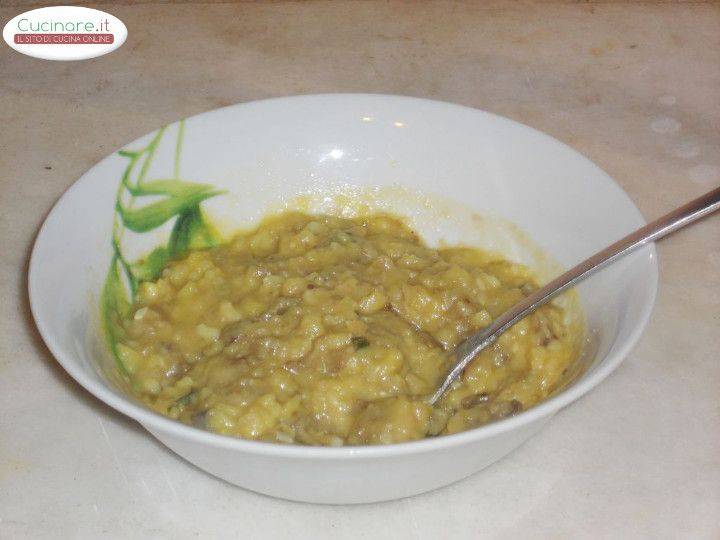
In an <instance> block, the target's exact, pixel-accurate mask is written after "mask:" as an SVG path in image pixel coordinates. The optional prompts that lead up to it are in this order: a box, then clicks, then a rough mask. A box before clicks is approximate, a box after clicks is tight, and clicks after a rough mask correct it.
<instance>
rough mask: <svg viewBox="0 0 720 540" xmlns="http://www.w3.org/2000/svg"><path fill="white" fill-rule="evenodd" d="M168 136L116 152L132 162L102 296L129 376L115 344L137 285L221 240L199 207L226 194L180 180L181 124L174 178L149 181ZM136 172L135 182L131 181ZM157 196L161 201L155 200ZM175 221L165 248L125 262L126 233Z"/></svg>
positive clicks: (121, 190)
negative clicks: (208, 200)
mask: <svg viewBox="0 0 720 540" xmlns="http://www.w3.org/2000/svg"><path fill="white" fill-rule="evenodd" d="M166 131H167V126H166V127H163V128H161V129H159V130H158V131H157V133H155V135H154V136H153V138H152V139H151V141H150V142H149V143H148V144H147V146H145V147H144V148H141V149H139V150H128V149H123V150H120V151H119V152H118V155H120V156H121V157H124V158H126V159H127V160H128V163H127V165H126V167H125V170H124V171H123V174H122V176H121V178H120V183H119V185H118V191H117V196H116V200H115V212H114V216H113V234H112V239H111V245H112V247H113V256H112V258H111V261H110V268H109V269H108V273H107V276H106V278H105V284H104V286H103V291H102V295H101V316H102V320H103V327H104V330H105V335H106V339H107V341H108V344H109V346H110V350H111V351H112V354H113V356H114V357H115V360H116V363H117V366H118V368H119V369H120V371H121V372H122V373H123V374H124V375H126V376H127V375H128V373H129V371H130V368H129V366H126V365H125V363H124V362H123V360H122V355H121V354H120V352H119V350H118V346H117V343H118V339H119V337H120V335H121V333H122V332H123V328H122V325H121V321H122V319H123V318H125V317H127V316H128V315H129V310H130V307H131V305H132V303H133V301H134V300H135V295H136V293H137V289H138V286H139V284H140V283H142V282H143V281H154V280H156V279H157V278H158V277H160V274H161V272H162V270H163V268H165V266H166V265H167V264H168V262H170V261H171V260H173V259H177V258H180V257H182V256H184V255H185V254H186V253H187V252H188V251H189V250H191V249H202V248H207V247H212V246H215V245H217V243H218V240H219V238H218V235H217V233H216V231H215V229H214V227H213V226H212V225H211V224H210V223H209V222H208V220H207V218H206V216H205V215H204V213H203V211H202V208H201V204H202V202H203V201H205V200H207V199H209V198H211V197H215V196H216V195H220V194H221V193H223V191H222V190H218V189H215V188H214V187H213V186H211V185H209V184H202V183H196V182H188V181H185V180H182V179H181V178H180V158H181V153H182V147H183V138H184V134H185V122H184V121H183V120H181V121H180V122H179V124H178V130H177V138H176V140H175V157H174V160H173V171H172V177H163V178H156V179H151V180H147V176H148V172H149V170H150V165H151V164H152V162H153V159H154V157H155V154H156V152H157V149H158V146H159V145H160V142H161V141H162V139H163V136H164V135H165V132H166ZM138 167H139V170H138ZM136 170H138V172H137V178H136V180H135V182H133V181H132V178H133V174H134V173H135V171H136ZM149 196H152V197H154V200H153V202H151V203H148V204H145V205H142V206H135V205H136V203H139V202H142V198H143V197H149ZM158 196H160V197H162V198H161V199H160V200H157V197H158ZM171 219H175V223H174V225H173V228H172V231H171V233H170V237H169V239H168V241H167V244H166V245H164V246H158V247H156V248H155V249H153V250H152V251H151V252H150V253H149V254H148V255H146V256H145V257H143V258H141V259H139V260H137V261H133V262H129V261H128V260H127V259H126V258H125V256H124V254H123V249H122V239H123V235H124V232H125V231H126V230H129V231H132V232H134V233H146V232H148V231H152V230H154V229H157V228H158V227H160V226H162V225H163V224H165V223H167V222H168V221H170V220H171Z"/></svg>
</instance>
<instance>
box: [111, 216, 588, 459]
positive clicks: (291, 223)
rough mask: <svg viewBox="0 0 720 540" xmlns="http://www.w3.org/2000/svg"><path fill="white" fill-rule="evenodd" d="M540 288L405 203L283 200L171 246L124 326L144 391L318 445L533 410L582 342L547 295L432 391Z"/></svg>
mask: <svg viewBox="0 0 720 540" xmlns="http://www.w3.org/2000/svg"><path fill="white" fill-rule="evenodd" d="M535 288H536V283H535V281H534V280H533V278H532V275H531V274H530V273H529V271H528V269H527V268H525V267H523V266H521V265H517V264H513V263H510V262H507V261H505V260H502V259H501V258H499V257H498V256H496V255H492V254H488V253H485V252H482V251H479V250H477V249H470V248H449V249H431V248H429V247H427V246H425V245H424V244H423V243H422V241H421V240H420V239H419V238H418V237H417V235H416V234H415V233H414V232H413V231H412V230H410V229H409V228H408V227H407V226H406V225H405V224H404V223H403V222H402V221H401V220H400V219H398V218H395V217H393V216H390V215H385V214H380V215H373V216H368V217H362V218H356V219H343V218H338V217H332V216H326V215H323V216H310V215H306V214H302V213H284V214H280V215H276V216H273V217H270V218H268V219H266V220H265V221H264V222H263V223H262V224H261V225H260V226H259V227H258V228H257V229H255V230H253V231H251V232H247V233H242V234H240V235H238V236H236V237H235V238H234V239H233V240H232V241H231V242H229V243H227V244H225V245H222V246H219V247H216V248H212V249H207V250H199V251H193V252H191V253H190V254H189V255H188V256H187V257H185V258H184V259H182V260H177V261H174V262H171V263H170V264H169V265H168V266H167V268H165V270H164V271H163V273H162V275H161V277H160V278H159V279H158V280H157V281H155V282H145V283H142V284H141V285H140V288H139V290H138V294H137V299H136V302H135V304H134V305H133V307H132V309H131V310H130V315H129V317H128V318H127V319H125V320H121V321H120V322H119V327H118V328H117V329H116V330H117V331H116V333H115V334H116V335H117V336H119V338H118V341H117V354H118V357H119V360H120V361H121V363H122V365H123V366H124V368H125V370H126V371H127V373H128V374H129V378H130V383H131V386H132V389H133V392H134V393H135V395H136V396H137V397H138V398H139V399H140V400H142V401H143V402H144V403H146V404H147V405H149V406H150V407H152V408H153V409H154V410H156V411H158V412H160V413H161V414H164V415H167V416H169V417H171V418H175V419H179V420H181V421H182V422H185V423H188V424H192V425H196V426H200V427H203V428H206V429H209V430H212V431H216V432H219V433H223V434H228V435H234V436H238V437H244V438H248V439H259V440H264V441H272V442H278V443H301V444H310V445H332V446H340V445H361V444H386V443H395V442H402V441H409V440H414V439H421V438H423V437H428V436H434V435H441V434H448V433H455V432H458V431H462V430H466V429H469V428H472V427H476V426H480V425H482V424H485V423H487V422H491V421H493V420H496V419H500V418H504V417H507V416H509V415H512V414H515V413H517V412H519V411H522V410H524V409H526V408H528V407H530V406H532V405H534V404H535V403H537V402H538V401H540V400H542V399H544V398H546V397H547V396H548V395H549V394H550V393H551V392H553V390H555V389H556V388H557V387H558V386H559V385H560V384H561V383H562V381H563V375H564V373H565V372H566V371H567V370H568V369H569V367H570V366H571V364H573V362H574V360H575V358H576V356H577V347H576V346H575V344H576V343H577V339H576V338H577V336H576V335H573V331H572V330H571V328H570V326H569V325H568V324H566V323H565V314H564V311H563V310H562V309H561V308H559V307H557V306H555V305H552V304H548V305H546V306H544V307H542V308H540V309H539V310H538V311H536V312H535V313H533V314H532V315H530V316H529V317H527V318H526V319H524V320H523V321H521V322H519V323H518V324H516V325H515V326H514V327H513V328H511V329H510V330H509V331H507V332H506V333H505V334H504V335H503V336H502V337H501V338H500V339H499V340H498V341H497V342H496V343H495V344H494V346H492V347H490V348H489V349H487V350H485V351H483V352H482V353H481V354H480V355H479V356H478V357H477V358H476V359H475V360H474V361H473V362H472V363H471V364H470V365H469V367H468V368H467V369H466V371H465V373H464V374H463V376H462V379H461V381H460V382H459V383H457V384H456V386H455V387H454V388H453V389H452V390H451V391H450V392H448V393H447V394H446V396H445V397H444V398H443V399H442V400H441V401H440V402H439V403H438V404H436V405H435V406H434V407H431V406H429V405H427V404H425V403H424V402H423V400H422V398H423V397H424V396H426V395H427V394H430V393H431V392H432V391H433V390H434V389H435V388H436V387H437V385H438V384H439V383H440V381H441V379H442V378H443V377H444V375H445V374H446V372H447V370H448V368H449V366H450V365H451V362H452V359H453V356H452V350H453V348H454V347H455V346H456V345H457V344H459V343H460V342H461V341H462V340H463V339H464V338H465V337H467V336H468V335H469V334H471V333H472V332H475V331H477V330H479V329H481V328H483V327H485V326H487V325H488V324H489V323H490V322H491V321H492V320H493V318H495V317H497V316H498V315H499V314H500V313H502V312H503V311H504V310H506V309H507V308H509V307H511V306H512V305H513V304H515V303H516V302H517V301H518V300H520V299H521V298H522V297H523V296H524V295H527V294H529V293H530V292H531V291H532V290H533V289H535Z"/></svg>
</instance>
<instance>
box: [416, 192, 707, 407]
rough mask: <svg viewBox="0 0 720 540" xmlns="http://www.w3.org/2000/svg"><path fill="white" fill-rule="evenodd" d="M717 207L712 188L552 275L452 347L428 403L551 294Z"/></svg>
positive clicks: (552, 295)
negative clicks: (445, 369) (449, 362)
mask: <svg viewBox="0 0 720 540" xmlns="http://www.w3.org/2000/svg"><path fill="white" fill-rule="evenodd" d="M719 209H720V188H716V189H714V190H712V191H710V192H708V193H706V194H705V195H703V196H701V197H698V198H697V199H695V200H692V201H690V202H689V203H687V204H684V205H683V206H681V207H679V208H677V209H675V210H673V211H672V212H670V213H668V214H665V215H664V216H663V217H661V218H659V219H656V220H655V221H653V222H652V223H648V224H647V225H645V226H644V227H641V228H639V229H638V230H636V231H635V232H633V233H630V234H629V235H627V236H626V237H625V238H623V239H621V240H618V241H617V242H615V243H614V244H612V245H610V246H608V247H606V248H605V249H603V250H602V251H599V252H597V253H596V254H595V255H592V256H591V257H589V258H587V259H585V260H584V261H583V262H581V263H580V264H578V265H577V266H575V267H574V268H571V269H570V270H568V271H567V272H565V273H564V274H562V275H561V276H558V277H556V278H555V279H553V280H552V281H551V282H550V283H548V284H547V285H545V286H544V287H542V288H540V289H538V290H537V291H535V292H533V293H532V294H530V295H529V296H526V297H525V298H524V299H523V300H521V301H520V302H518V303H517V304H515V305H514V306H513V307H512V308H510V309H509V310H508V311H506V312H505V313H503V314H502V315H500V317H498V318H497V319H495V320H494V321H493V322H492V323H491V324H490V325H489V326H487V327H485V328H483V329H482V330H481V331H479V332H477V333H475V334H473V335H472V336H470V337H469V338H468V339H466V340H465V341H464V342H462V343H461V344H460V345H459V346H458V347H457V349H456V352H455V359H456V363H455V365H454V366H453V368H452V370H450V372H449V373H448V375H447V376H446V378H445V380H444V381H443V383H442V384H441V385H440V387H439V388H438V389H437V391H436V392H435V393H434V394H433V395H432V396H431V397H430V399H429V401H428V402H429V403H430V404H431V405H433V404H434V403H435V402H436V401H437V400H438V399H440V398H441V397H442V395H443V394H444V393H445V391H446V390H447V389H448V388H449V387H450V385H451V384H452V383H453V381H455V379H457V378H458V377H459V376H460V374H461V373H462V372H463V370H464V369H465V367H466V366H467V365H468V363H470V361H471V360H472V359H473V358H475V356H477V354H478V353H479V352H480V351H482V350H483V349H484V348H485V347H487V346H488V345H491V344H492V343H494V342H495V340H497V338H498V337H499V336H500V334H502V333H503V332H505V331H506V330H507V329H508V328H510V327H511V326H512V325H513V324H515V323H516V322H518V321H519V320H520V319H522V318H523V317H525V316H526V315H529V314H530V313H532V312H533V311H535V310H536V309H537V308H539V307H540V306H542V305H543V304H545V303H546V302H548V301H549V300H550V299H552V298H553V297H554V296H556V295H558V294H560V293H561V292H563V291H565V290H567V289H569V288H570V287H573V286H574V285H575V284H577V283H578V282H580V281H582V280H584V279H585V278H587V277H588V276H590V275H592V274H594V273H595V272H597V271H598V270H600V269H602V268H604V267H605V266H607V265H609V264H611V263H613V262H615V261H616V260H618V259H619V258H621V257H624V256H625V255H627V254H628V253H630V252H632V251H634V250H636V249H637V248H639V247H642V246H644V245H645V244H649V243H650V242H654V241H655V240H659V239H660V238H663V237H664V236H667V235H668V234H670V233H672V232H674V231H676V230H678V229H680V228H682V227H685V226H686V225H689V224H690V223H693V222H694V221H697V220H698V219H700V218H702V217H705V216H707V215H708V214H711V213H713V212H715V211H717V210H719Z"/></svg>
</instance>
